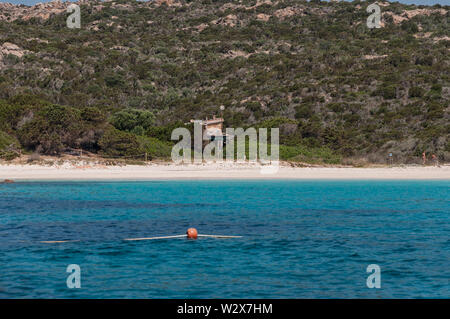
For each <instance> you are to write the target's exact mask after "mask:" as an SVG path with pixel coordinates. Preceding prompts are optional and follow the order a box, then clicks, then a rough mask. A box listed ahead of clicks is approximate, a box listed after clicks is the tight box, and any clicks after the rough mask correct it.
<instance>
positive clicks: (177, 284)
mask: <svg viewBox="0 0 450 319" xmlns="http://www.w3.org/2000/svg"><path fill="white" fill-rule="evenodd" d="M449 189H450V182H449V181H439V182H437V181H436V182H431V181H430V182H423V181H382V182H374V181H371V182H368V181H194V182H188V181H161V182H110V183H105V182H98V183H97V182H45V183H44V182H32V183H16V184H10V185H0V239H1V241H0V266H1V269H0V298H214V297H217V298H351V297H360V298H380V297H383V298H416V297H425V298H435V297H443V298H448V297H450V285H449V279H450V270H449V260H450V236H449V235H450V225H449V221H450V217H449V216H450V215H449V212H450V200H449ZM188 227H196V228H197V229H198V230H199V233H203V234H225V235H242V236H244V237H243V238H240V239H210V238H207V239H205V238H203V239H198V240H186V239H170V240H152V241H139V242H127V241H123V239H124V238H130V237H149V236H164V235H177V234H183V233H185V231H186V229H187V228H188ZM43 240H80V242H69V243H60V244H43V243H39V241H43ZM69 264H78V265H79V266H80V267H81V288H80V289H69V288H67V285H66V279H67V276H68V275H69V274H68V273H66V267H67V266H68V265H69ZM369 264H378V265H379V266H380V268H381V288H380V289H376V288H374V289H369V288H367V286H366V279H367V276H368V275H369V274H367V273H366V268H367V266H368V265H369Z"/></svg>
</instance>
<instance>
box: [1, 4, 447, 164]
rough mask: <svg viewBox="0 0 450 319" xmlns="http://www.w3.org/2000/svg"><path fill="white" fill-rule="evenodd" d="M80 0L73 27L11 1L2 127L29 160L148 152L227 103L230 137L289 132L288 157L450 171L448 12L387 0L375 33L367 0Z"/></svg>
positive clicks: (61, 9) (54, 11)
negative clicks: (422, 160)
mask: <svg viewBox="0 0 450 319" xmlns="http://www.w3.org/2000/svg"><path fill="white" fill-rule="evenodd" d="M80 5H81V14H82V20H81V24H82V27H81V29H68V28H67V27H66V24H65V20H66V18H67V14H66V13H65V8H66V6H67V4H66V3H59V2H54V3H51V4H44V5H40V6H34V7H31V8H30V7H24V6H20V7H19V6H13V5H5V4H0V46H1V47H0V98H2V99H3V101H2V102H0V130H1V131H4V133H6V134H7V135H9V136H10V137H11V139H15V137H17V138H18V140H19V141H20V143H21V145H22V146H23V147H25V148H26V149H29V150H36V149H37V150H39V151H40V152H43V153H49V154H53V153H59V152H61V151H63V150H64V148H65V147H66V146H69V147H82V148H84V149H87V150H90V151H94V152H103V153H105V154H108V153H109V154H116V155H117V154H119V155H126V154H128V155H129V154H130V153H133V152H134V153H136V154H137V153H139V152H140V151H141V150H142V143H140V140H141V139H142V137H144V138H147V137H152V138H158V139H160V140H164V141H163V142H162V143H163V144H164V145H168V144H167V143H168V141H169V139H170V131H171V128H173V127H175V126H177V125H179V123H183V122H186V121H188V120H189V119H191V118H204V117H207V116H208V117H211V116H213V115H218V114H219V112H220V111H219V106H221V105H223V106H225V111H224V112H223V116H224V118H225V120H226V123H225V124H226V126H227V127H239V126H244V127H246V126H260V127H275V126H276V127H280V129H281V134H282V136H281V141H282V143H283V144H284V145H285V146H286V148H287V149H286V151H285V152H284V153H282V154H284V155H283V156H284V157H285V158H286V159H295V158H299V157H298V156H299V154H300V155H301V154H306V153H308V152H310V151H311V152H313V153H314V152H315V153H316V154H318V155H317V157H322V155H320V154H324V153H326V154H329V153H333V154H335V155H336V156H343V157H344V158H348V157H367V158H368V159H369V160H370V161H372V162H383V161H385V158H386V154H387V153H388V152H393V153H394V156H395V158H396V160H397V161H401V162H414V161H416V160H417V158H418V156H420V154H421V153H422V152H423V151H426V152H433V153H436V154H438V155H439V157H440V158H441V160H445V161H450V144H449V134H450V124H449V110H450V108H449V98H450V81H449V76H450V63H449V50H450V34H449V26H448V23H449V17H450V13H449V10H450V7H448V6H446V7H444V6H442V7H441V6H433V7H426V6H419V7H417V6H408V5H402V4H398V3H395V4H392V3H391V4H390V3H387V2H384V3H380V7H381V10H382V25H383V27H382V28H380V29H368V28H367V26H366V20H367V17H368V16H369V14H368V13H367V12H366V8H367V5H368V3H367V2H360V1H355V2H352V3H347V2H339V3H336V2H331V3H329V2H320V1H312V2H306V1H301V0H279V1H274V0H272V1H271V0H266V1H263V0H258V1H253V0H242V1H210V0H203V1H177V0H165V1H164V0H158V1H154V2H152V3H148V2H136V1H130V0H129V1H113V2H111V1H108V2H97V1H83V2H81V3H80ZM54 104H58V105H59V106H58V107H57V108H56V109H57V111H55V110H54V109H55V107H54ZM58 110H59V111H58ZM139 110H140V111H139ZM119 111H122V112H125V113H126V114H122V115H121V116H117V115H114V114H116V113H117V112H119ZM57 112H60V113H57ZM62 114H64V116H63V115H62ZM62 117H64V119H62ZM52 118H53V122H52V120H51V119H52ZM120 119H122V120H124V119H125V121H128V122H129V123H127V125H125V126H123V125H122V124H123V123H122V122H120V121H119V120H120ZM145 119H149V121H146V120H145ZM2 121H3V122H2ZM119 122H120V123H122V124H120V123H119ZM177 123H178V124H177ZM69 124H70V125H69ZM105 132H107V133H108V134H105ZM3 135H5V134H3ZM105 135H106V137H105ZM137 136H140V137H137ZM4 139H6V137H4ZM101 139H103V141H102V140H101ZM105 139H109V140H107V141H105ZM118 141H122V142H123V143H124V146H123V147H122V149H119V150H118V151H117V150H112V151H111V150H110V149H109V148H111V147H114V145H116V144H117V143H118ZM152 141H154V139H152ZM147 145H148V143H147ZM162 148H163V149H167V147H162ZM305 148H306V149H308V151H304V149H305ZM169 149H170V148H169ZM303 159H304V158H303Z"/></svg>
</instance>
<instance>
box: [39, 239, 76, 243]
mask: <svg viewBox="0 0 450 319" xmlns="http://www.w3.org/2000/svg"><path fill="white" fill-rule="evenodd" d="M77 241H80V240H79V239H76V240H45V241H40V243H44V244H59V243H71V242H72V243H73V242H77Z"/></svg>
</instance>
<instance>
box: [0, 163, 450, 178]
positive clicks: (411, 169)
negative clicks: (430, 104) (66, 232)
mask: <svg viewBox="0 0 450 319" xmlns="http://www.w3.org/2000/svg"><path fill="white" fill-rule="evenodd" d="M260 168H261V167H260V166H252V165H249V164H238V165H231V166H230V165H228V166H227V165H224V164H201V165H194V164H192V165H175V164H151V165H126V166H105V165H95V164H84V165H81V164H80V165H77V164H75V165H74V164H71V163H64V164H63V165H59V166H57V165H53V166H44V165H17V164H11V165H7V164H0V182H1V181H3V180H5V179H10V180H14V181H26V180H174V179H181V180H196V179H334V180H339V179H373V180H380V179H394V180H414V179H417V180H450V165H446V166H441V167H433V166H425V167H423V166H397V167H373V168H372V167H370V168H354V167H289V166H285V165H284V166H280V167H279V169H278V171H277V172H269V174H267V172H266V173H265V174H263V173H262V172H261V169H260Z"/></svg>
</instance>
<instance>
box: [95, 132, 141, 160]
mask: <svg viewBox="0 0 450 319" xmlns="http://www.w3.org/2000/svg"><path fill="white" fill-rule="evenodd" d="M98 144H99V146H100V152H101V153H102V154H105V155H107V156H112V157H116V156H117V157H121V156H134V155H141V154H143V153H144V152H145V151H144V149H143V148H142V146H141V144H140V143H139V141H138V138H137V137H136V135H134V134H132V133H129V132H124V131H120V130H118V129H116V128H114V127H109V128H108V129H107V130H106V131H105V133H104V134H103V136H102V137H101V138H100V140H99V142H98Z"/></svg>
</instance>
